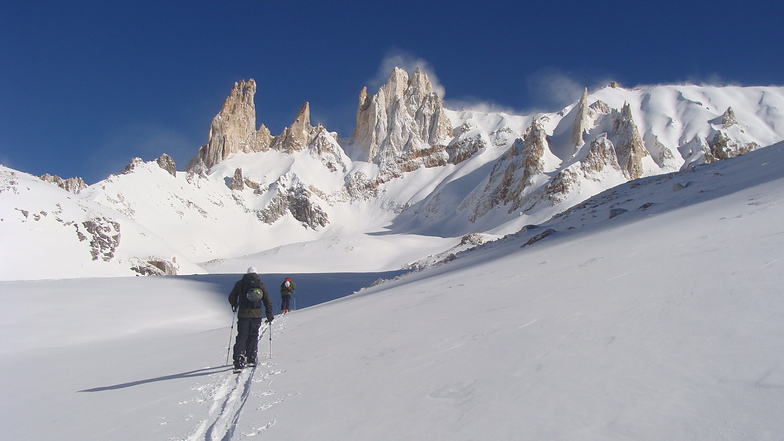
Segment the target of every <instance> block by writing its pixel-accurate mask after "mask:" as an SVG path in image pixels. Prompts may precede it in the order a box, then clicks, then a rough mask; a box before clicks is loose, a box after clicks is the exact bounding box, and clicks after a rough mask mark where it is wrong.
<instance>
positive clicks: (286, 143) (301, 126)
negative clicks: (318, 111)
mask: <svg viewBox="0 0 784 441" xmlns="http://www.w3.org/2000/svg"><path fill="white" fill-rule="evenodd" d="M314 130H315V128H314V127H313V126H311V125H310V103H308V102H306V103H305V104H303V105H302V106H301V107H300V108H299V111H298V112H297V116H296V117H295V118H294V122H293V123H291V125H290V126H289V127H286V128H285V129H283V133H281V134H280V135H279V136H277V137H276V138H275V140H274V141H273V142H272V146H271V148H272V149H274V150H279V151H281V152H285V153H291V152H299V151H302V150H304V149H306V148H307V147H308V144H309V141H310V138H311V136H312V134H313V132H314Z"/></svg>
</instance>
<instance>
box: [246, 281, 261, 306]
mask: <svg viewBox="0 0 784 441" xmlns="http://www.w3.org/2000/svg"><path fill="white" fill-rule="evenodd" d="M263 297H264V292H263V291H262V290H261V284H260V281H258V280H251V282H250V287H249V288H248V291H246V292H245V298H247V299H248V300H249V301H251V302H258V301H261V299H262V298H263Z"/></svg>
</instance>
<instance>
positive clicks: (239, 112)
mask: <svg viewBox="0 0 784 441" xmlns="http://www.w3.org/2000/svg"><path fill="white" fill-rule="evenodd" d="M255 95H256V82H255V81H254V80H253V79H251V80H248V81H240V82H238V83H234V88H233V89H232V91H231V94H230V95H229V97H228V98H226V101H224V103H223V107H222V108H221V110H220V112H219V113H218V114H217V115H216V116H215V118H213V120H212V124H211V125H210V133H209V136H208V139H207V144H205V145H203V146H202V147H201V148H199V152H198V153H197V154H196V156H195V157H193V159H191V160H190V162H188V165H187V166H186V170H188V171H194V172H197V173H199V172H206V171H207V170H209V169H210V167H212V166H213V165H215V164H217V163H219V162H221V161H223V160H224V159H226V158H227V157H228V156H229V155H231V154H232V153H237V152H246V153H250V152H258V151H262V150H263V149H266V148H268V147H269V141H270V140H269V130H268V129H267V128H266V127H263V126H262V127H260V128H259V130H258V131H257V130H256V129H255V124H256V105H255V104H254V101H253V98H254V96H255Z"/></svg>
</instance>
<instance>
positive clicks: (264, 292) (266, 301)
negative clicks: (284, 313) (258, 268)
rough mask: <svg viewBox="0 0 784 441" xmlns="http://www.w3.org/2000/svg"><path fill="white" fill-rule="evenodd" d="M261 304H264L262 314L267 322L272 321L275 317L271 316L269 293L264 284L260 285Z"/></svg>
mask: <svg viewBox="0 0 784 441" xmlns="http://www.w3.org/2000/svg"><path fill="white" fill-rule="evenodd" d="M261 293H262V295H261V302H262V303H264V312H265V313H266V315H267V321H268V322H271V321H272V319H273V318H274V317H275V316H274V315H273V314H272V300H270V296H269V293H268V292H267V287H266V286H264V284H263V283H262V284H261Z"/></svg>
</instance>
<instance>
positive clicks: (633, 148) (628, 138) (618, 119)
mask: <svg viewBox="0 0 784 441" xmlns="http://www.w3.org/2000/svg"><path fill="white" fill-rule="evenodd" d="M612 115H613V128H612V134H611V135H610V136H611V139H612V141H613V143H614V144H615V150H616V152H617V153H618V164H620V166H621V170H622V171H623V174H624V175H625V176H626V177H627V178H628V179H637V178H640V177H641V176H642V175H643V172H644V169H643V165H642V159H643V158H644V157H646V156H648V155H649V154H648V150H646V149H645V144H644V143H643V140H642V137H640V132H639V130H638V129H637V125H635V124H634V120H633V119H632V108H631V106H630V105H629V103H624V104H623V108H621V111H620V112H616V111H613V113H612Z"/></svg>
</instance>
